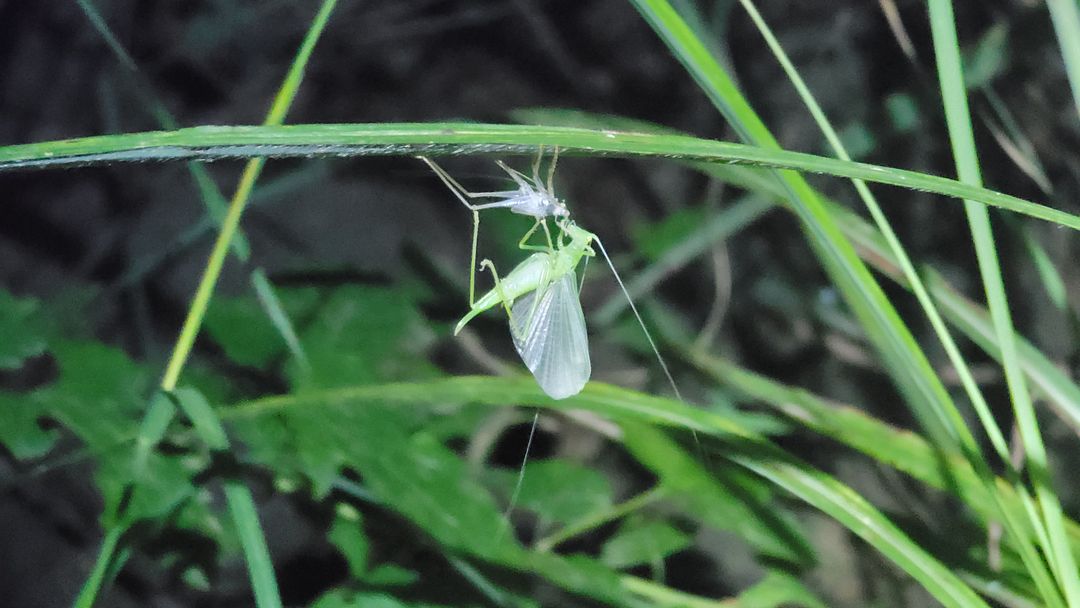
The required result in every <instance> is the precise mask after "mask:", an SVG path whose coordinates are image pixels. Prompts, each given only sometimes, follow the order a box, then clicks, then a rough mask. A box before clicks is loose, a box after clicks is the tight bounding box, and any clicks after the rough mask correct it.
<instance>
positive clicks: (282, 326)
mask: <svg viewBox="0 0 1080 608" xmlns="http://www.w3.org/2000/svg"><path fill="white" fill-rule="evenodd" d="M251 285H252V286H253V287H254V288H255V294H256V295H257V296H258V298H259V304H261V305H262V308H263V310H264V311H265V312H266V316H267V317H269V318H270V321H271V322H273V324H274V328H275V329H277V331H278V334H279V335H280V336H281V339H282V340H284V342H285V345H286V346H288V348H289V352H291V353H292V355H293V357H295V358H296V362H297V364H299V365H300V367H301V368H302V369H304V370H309V369H310V368H311V364H309V363H308V358H307V354H305V353H304V347H303V346H301V344H300V338H299V337H297V335H296V330H295V329H293V325H292V321H290V320H289V315H288V313H286V312H285V307H284V306H282V304H281V300H280V299H278V297H277V293H276V292H275V291H274V286H273V285H271V284H270V279H268V278H266V273H265V272H263V269H262V268H256V269H255V270H254V271H252V273H251Z"/></svg>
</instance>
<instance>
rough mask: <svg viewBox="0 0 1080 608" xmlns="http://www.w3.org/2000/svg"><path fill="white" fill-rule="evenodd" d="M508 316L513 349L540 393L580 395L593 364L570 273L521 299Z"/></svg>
mask: <svg viewBox="0 0 1080 608" xmlns="http://www.w3.org/2000/svg"><path fill="white" fill-rule="evenodd" d="M537 298H539V301H538V300H537ZM534 303H536V304H535V307H534ZM511 311H512V315H511V316H512V319H511V324H512V327H511V332H510V335H511V336H512V337H513V338H514V347H516V348H517V351H518V354H519V355H521V359H522V361H524V362H525V366H526V367H528V368H529V371H531V372H532V374H533V376H535V377H536V382H537V384H539V385H540V388H542V389H544V392H545V393H547V394H548V396H549V397H551V398H552V399H565V398H567V397H570V396H571V395H576V394H578V393H579V392H581V389H582V387H584V386H585V383H586V382H588V381H589V376H590V375H591V374H592V364H591V363H590V361H589V338H588V336H587V335H586V331H585V315H584V314H582V312H581V302H580V301H579V300H578V290H577V281H576V280H575V277H574V273H572V272H571V273H567V274H565V275H563V276H562V278H559V279H557V280H556V281H555V282H553V283H552V284H551V285H549V286H548V288H547V289H546V290H544V292H543V293H540V294H537V292H535V291H533V292H531V293H529V294H527V295H525V296H522V297H521V298H519V299H518V300H517V302H515V303H514V306H513V308H512V309H511Z"/></svg>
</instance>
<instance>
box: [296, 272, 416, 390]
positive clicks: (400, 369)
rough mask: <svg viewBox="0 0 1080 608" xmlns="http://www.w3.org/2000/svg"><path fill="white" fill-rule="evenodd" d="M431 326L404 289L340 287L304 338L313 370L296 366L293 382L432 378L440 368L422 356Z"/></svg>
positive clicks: (312, 383)
mask: <svg viewBox="0 0 1080 608" xmlns="http://www.w3.org/2000/svg"><path fill="white" fill-rule="evenodd" d="M426 327H427V326H426V324H425V323H423V321H422V317H421V315H420V313H419V312H418V311H417V310H416V307H415V306H414V305H413V303H412V302H411V301H410V300H409V299H408V298H407V297H406V296H404V295H403V294H401V293H399V292H396V291H393V290H389V289H380V288H374V287H359V286H347V287H343V288H340V289H337V290H335V291H334V293H333V294H331V295H330V297H329V298H328V299H327V300H326V301H325V302H324V303H322V305H321V306H320V307H319V310H318V317H317V318H316V319H315V321H314V322H313V323H311V325H309V326H308V327H307V328H306V329H305V330H304V331H303V335H302V337H301V342H302V343H303V346H304V349H305V350H306V351H307V354H308V359H309V361H310V364H311V370H310V372H306V371H305V370H300V369H297V368H296V367H290V370H289V374H290V378H291V381H292V383H293V385H294V387H332V386H345V385H354V384H365V383H370V382H377V381H385V380H389V379H394V378H398V379H401V378H417V377H424V376H425V375H426V376H428V377H430V376H431V375H433V374H434V373H435V369H434V368H433V367H432V366H430V364H428V363H427V362H426V360H425V359H423V358H422V357H418V356H417V353H418V352H421V351H422V350H423V349H425V348H426V347H427V345H428V344H429V343H430V341H431V339H432V336H431V335H430V333H429V330H427V329H426Z"/></svg>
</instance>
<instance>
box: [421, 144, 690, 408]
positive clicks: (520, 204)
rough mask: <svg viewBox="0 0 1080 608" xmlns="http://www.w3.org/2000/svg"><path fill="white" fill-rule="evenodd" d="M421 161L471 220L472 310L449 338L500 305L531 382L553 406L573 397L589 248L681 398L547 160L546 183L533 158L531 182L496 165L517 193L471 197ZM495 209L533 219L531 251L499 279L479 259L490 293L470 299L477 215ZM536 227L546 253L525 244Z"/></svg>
mask: <svg viewBox="0 0 1080 608" xmlns="http://www.w3.org/2000/svg"><path fill="white" fill-rule="evenodd" d="M541 154H542V151H541ZM420 158H421V160H423V161H424V162H425V163H427V164H428V166H430V167H431V168H432V170H433V171H435V173H436V175H438V176H439V178H440V179H441V180H442V181H443V183H444V184H445V185H446V186H447V188H449V189H450V190H451V191H452V192H453V193H454V195H455V196H456V197H457V198H458V200H460V201H461V202H462V204H464V205H465V206H466V207H468V208H469V209H470V210H471V211H472V213H473V241H472V257H471V268H470V276H469V307H470V310H469V312H468V313H467V314H465V316H464V317H462V319H461V321H459V322H458V324H457V327H456V328H455V330H454V333H455V334H457V333H458V332H459V331H461V329H462V328H463V327H464V326H465V325H466V324H467V323H468V322H469V321H470V320H472V319H473V318H474V317H476V316H477V315H478V314H480V313H481V312H483V311H485V310H488V309H490V308H494V307H495V306H499V305H502V306H503V308H504V309H505V310H506V313H507V316H508V317H509V320H510V334H511V337H512V338H513V341H514V347H515V348H516V349H517V351H518V354H519V355H520V356H521V358H522V360H523V361H524V362H525V365H526V367H528V368H529V371H531V372H532V374H533V376H534V377H535V378H536V381H537V383H538V384H539V385H540V388H541V389H543V390H544V392H545V393H546V394H547V395H548V396H549V397H551V398H552V399H565V398H567V397H571V396H573V395H576V394H577V393H579V392H580V391H581V389H582V388H583V387H584V386H585V383H586V382H588V380H589V376H590V375H591V373H592V366H591V362H590V360H589V343H588V334H587V331H586V328H585V316H584V314H583V313H582V310H581V302H580V301H579V299H578V291H579V288H578V282H577V280H576V270H577V266H578V264H579V263H580V262H581V260H582V259H583V258H585V259H586V260H587V259H588V258H589V257H593V256H595V255H596V252H595V251H594V250H593V248H592V244H593V243H594V242H595V243H596V245H597V247H598V248H599V249H600V252H601V253H602V254H603V256H604V259H605V261H606V262H607V264H608V267H609V268H610V269H611V272H612V274H613V275H614V276H615V280H616V281H617V282H618V284H619V287H620V288H621V289H622V291H623V293H624V294H625V295H626V297H627V301H628V302H629V304H630V309H631V310H632V311H633V313H634V316H635V317H637V320H638V323H639V324H640V325H641V329H642V331H643V332H644V333H645V337H646V339H647V340H648V342H649V345H650V346H651V347H652V349H653V352H654V353H655V354H656V357H657V360H658V361H659V363H660V366H661V368H662V369H663V371H664V375H665V376H666V377H667V380H668V382H669V383H670V384H671V387H672V389H673V390H674V391H675V395H676V396H677V397H679V399H680V400H681V399H682V397H681V395H680V394H679V389H678V387H677V386H676V385H675V381H674V379H673V378H672V376H671V372H670V371H669V370H668V368H667V365H666V364H665V362H664V359H663V357H661V356H660V352H659V350H658V349H657V348H656V344H655V342H653V339H652V336H651V335H650V334H649V330H648V329H646V328H645V324H644V322H643V321H642V319H641V315H640V314H639V313H638V311H637V307H636V306H634V302H633V300H631V299H630V295H629V293H627V291H626V287H625V286H624V285H623V282H622V279H621V278H620V277H619V273H618V272H617V271H616V270H615V266H614V265H613V264H612V263H611V258H610V257H609V256H608V254H607V251H606V250H605V249H604V245H603V243H602V242H601V241H600V239H599V237H597V236H596V235H595V234H593V233H591V232H589V231H588V230H585V229H584V228H581V227H580V226H578V225H577V224H575V223H574V222H573V221H572V220H570V219H569V211H568V210H567V208H566V205H565V203H564V202H563V201H561V200H560V199H558V198H557V197H556V196H555V192H554V188H553V184H552V182H553V177H554V172H555V160H553V161H552V164H551V167H550V169H549V172H548V179H547V183H546V184H545V183H544V182H542V181H541V179H540V175H539V174H540V157H539V156H538V157H537V160H536V162H535V163H534V164H533V175H532V178H529V177H528V176H525V175H523V174H521V173H519V172H517V171H515V170H513V169H511V168H509V167H507V166H506V165H505V164H503V163H501V162H500V163H498V164H499V166H500V167H501V168H502V169H503V170H504V171H506V172H507V173H508V174H509V175H510V177H511V178H513V179H514V181H515V182H516V183H517V185H518V189H517V190H511V191H500V192H469V191H468V190H465V188H463V187H462V186H461V185H460V184H458V183H457V182H456V181H455V180H454V179H453V178H452V177H450V175H449V174H448V173H446V171H444V170H443V169H442V168H441V167H439V166H438V165H436V164H435V163H434V162H433V161H431V160H430V159H428V158H425V157H420ZM557 158H558V149H556V156H555V159H557ZM477 198H499V199H500V200H498V201H496V202H492V203H483V204H472V203H470V202H469V200H467V199H477ZM500 207H506V208H509V209H510V210H511V211H513V212H515V213H519V214H523V215H529V216H532V217H534V218H536V224H534V225H533V227H532V228H531V229H530V230H529V231H528V232H527V233H526V234H525V236H524V238H522V239H521V241H520V243H519V246H520V247H521V248H522V249H531V250H537V251H536V252H535V253H533V254H532V255H530V256H529V257H528V258H526V259H525V261H523V262H521V263H520V264H518V265H517V267H515V268H514V269H513V270H511V271H510V272H509V273H508V274H507V275H506V276H505V277H503V278H501V279H500V277H499V275H498V273H497V271H496V270H495V265H494V264H493V263H492V262H491V260H488V259H484V260H483V261H482V262H481V263H480V266H479V268H480V269H481V270H484V269H487V270H490V271H491V273H492V276H493V277H494V280H495V287H494V288H493V289H492V290H491V291H489V292H488V293H486V294H484V295H483V296H481V297H480V298H479V299H476V298H475V273H476V269H477V266H476V241H477V235H478V232H479V222H480V217H479V211H480V210H483V209H489V208H500ZM552 216H553V217H555V218H556V220H555V222H556V226H557V227H558V229H559V236H558V239H557V242H554V241H553V239H552V237H551V232H550V230H549V228H548V225H547V218H548V217H552ZM541 227H542V228H543V229H544V233H545V235H546V236H547V246H546V247H544V246H535V245H528V244H527V241H528V239H529V238H530V237H531V236H532V235H533V234H534V233H535V232H536V230H537V229H538V228H541Z"/></svg>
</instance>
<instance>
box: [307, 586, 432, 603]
mask: <svg viewBox="0 0 1080 608" xmlns="http://www.w3.org/2000/svg"><path fill="white" fill-rule="evenodd" d="M311 608H446V607H445V606H443V605H437V604H429V603H426V602H421V603H413V602H406V601H404V600H400V599H398V598H396V597H394V596H392V595H389V594H386V593H372V592H369V591H364V592H360V591H354V590H350V589H332V590H330V591H327V592H326V593H324V594H323V595H322V596H320V597H319V599H318V600H316V601H315V603H314V604H312V605H311Z"/></svg>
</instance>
